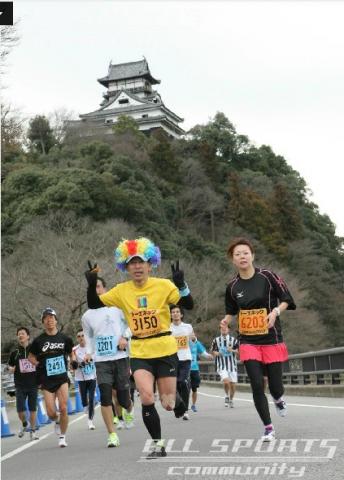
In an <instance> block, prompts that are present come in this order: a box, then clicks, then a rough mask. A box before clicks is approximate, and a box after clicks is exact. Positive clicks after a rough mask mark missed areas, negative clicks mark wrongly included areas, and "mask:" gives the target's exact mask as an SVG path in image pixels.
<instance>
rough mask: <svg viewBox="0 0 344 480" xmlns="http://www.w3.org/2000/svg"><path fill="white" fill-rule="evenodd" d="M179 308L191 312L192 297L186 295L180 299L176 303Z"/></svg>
mask: <svg viewBox="0 0 344 480" xmlns="http://www.w3.org/2000/svg"><path fill="white" fill-rule="evenodd" d="M177 305H179V306H180V307H183V308H185V310H192V309H193V307H194V301H193V298H192V296H191V295H190V294H189V295H186V297H180V300H179V302H178V303H177Z"/></svg>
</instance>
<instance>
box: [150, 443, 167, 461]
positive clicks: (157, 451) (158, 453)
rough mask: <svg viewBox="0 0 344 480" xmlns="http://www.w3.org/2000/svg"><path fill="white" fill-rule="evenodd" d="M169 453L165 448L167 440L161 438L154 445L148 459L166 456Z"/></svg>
mask: <svg viewBox="0 0 344 480" xmlns="http://www.w3.org/2000/svg"><path fill="white" fill-rule="evenodd" d="M166 455H167V453H166V450H165V442H164V440H159V441H158V442H156V444H155V445H154V446H153V448H152V450H151V452H150V453H149V454H148V455H147V457H146V458H147V459H152V458H159V457H166Z"/></svg>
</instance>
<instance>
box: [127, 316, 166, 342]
mask: <svg viewBox="0 0 344 480" xmlns="http://www.w3.org/2000/svg"><path fill="white" fill-rule="evenodd" d="M129 324H130V330H131V331H132V334H133V336H136V337H139V338H145V337H150V336H152V335H156V334H157V333H159V332H160V331H161V324H160V318H159V314H158V311H157V310H135V311H133V312H131V318H130V322H129Z"/></svg>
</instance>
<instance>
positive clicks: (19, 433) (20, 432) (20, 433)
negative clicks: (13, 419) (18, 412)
mask: <svg viewBox="0 0 344 480" xmlns="http://www.w3.org/2000/svg"><path fill="white" fill-rule="evenodd" d="M25 430H26V427H24V426H23V425H22V426H21V427H20V428H19V432H18V437H19V438H23V436H24V434H25Z"/></svg>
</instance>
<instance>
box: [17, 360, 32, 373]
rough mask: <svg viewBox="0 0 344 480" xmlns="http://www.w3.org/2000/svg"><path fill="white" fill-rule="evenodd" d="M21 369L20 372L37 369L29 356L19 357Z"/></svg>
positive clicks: (29, 371)
mask: <svg viewBox="0 0 344 480" xmlns="http://www.w3.org/2000/svg"><path fill="white" fill-rule="evenodd" d="M19 370H20V373H31V372H35V371H36V367H35V365H32V363H31V362H29V360H28V359H27V358H20V359H19Z"/></svg>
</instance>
